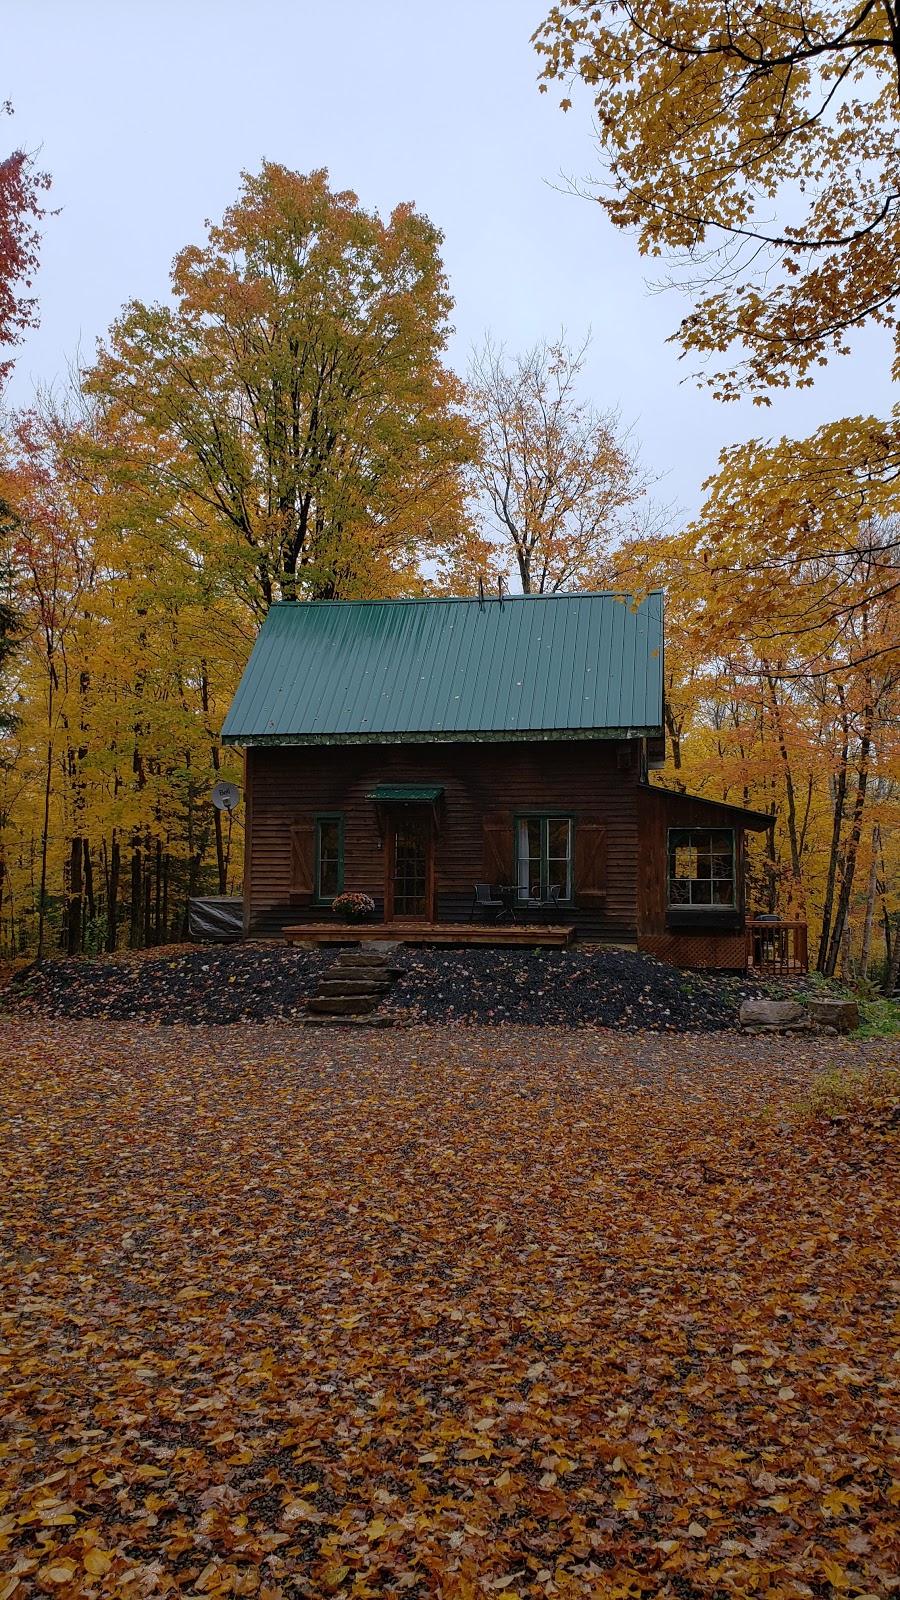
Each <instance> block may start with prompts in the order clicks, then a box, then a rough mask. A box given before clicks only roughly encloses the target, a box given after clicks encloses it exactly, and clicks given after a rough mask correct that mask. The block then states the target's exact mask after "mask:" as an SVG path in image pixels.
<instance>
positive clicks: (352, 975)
mask: <svg viewBox="0 0 900 1600" xmlns="http://www.w3.org/2000/svg"><path fill="white" fill-rule="evenodd" d="M322 978H323V980H325V981H327V982H329V983H332V982H334V983H338V982H340V983H352V982H354V981H356V982H359V983H390V981H391V979H390V975H389V973H388V971H387V969H386V968H385V967H329V968H328V970H327V972H323V973H322Z"/></svg>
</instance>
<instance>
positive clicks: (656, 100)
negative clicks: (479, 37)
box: [535, 0, 900, 400]
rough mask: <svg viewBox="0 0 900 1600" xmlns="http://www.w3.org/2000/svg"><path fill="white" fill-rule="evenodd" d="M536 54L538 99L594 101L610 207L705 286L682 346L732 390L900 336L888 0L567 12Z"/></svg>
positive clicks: (642, 1)
mask: <svg viewBox="0 0 900 1600" xmlns="http://www.w3.org/2000/svg"><path fill="white" fill-rule="evenodd" d="M535 43H536V47H537V49H538V51H539V52H540V54H541V55H542V56H543V60H544V66H543V73H542V77H543V79H544V82H543V83H542V88H546V86H547V83H548V82H550V81H553V80H562V81H564V82H566V83H570V82H571V81H572V80H577V79H580V80H581V81H582V82H583V83H584V84H585V85H586V86H587V87H588V89H589V91H590V92H591V94H592V95H593V98H594V104H595V108H596V118H597V131H598V135H599V140H600V147H601V151H602V154H603V157H604V168H605V170H604V178H603V181H602V183H601V185H600V186H599V188H598V190H597V198H598V199H599V201H600V203H601V204H602V205H603V206H604V208H605V209H606V211H607V214H608V215H609V217H610V218H611V219H612V221H613V222H614V223H615V224H616V225H617V226H619V227H623V228H633V229H635V230H636V231H637V235H638V240H639V244H640V249H641V252H642V253H643V254H644V255H647V256H652V257H666V258H667V260H668V262H669V264H670V265H671V266H672V268H673V270H674V273H675V276H676V278H677V280H678V281H680V282H681V283H682V284H683V285H684V286H685V287H687V288H688V289H690V290H691V292H692V293H693V295H694V298H695V305H694V309H693V310H692V311H691V312H690V313H689V314H688V315H687V316H686V317H685V318H684V319H683V321H682V322H681V325H680V327H679V329H678V332H677V335H676V336H675V337H676V338H677V339H678V340H679V341H680V342H681V344H682V346H683V348H684V350H685V351H686V352H688V353H690V354H694V355H698V356H701V357H711V358H712V361H713V368H712V371H711V373H710V376H709V379H708V381H709V382H710V383H712V384H714V386H715V387H716V390H717V392H718V393H719V394H720V396H723V397H725V398H731V397H734V396H735V395H736V394H737V393H739V392H740V391H741V390H742V389H743V390H747V391H749V392H751V393H752V394H753V395H754V396H755V397H756V398H757V399H759V400H765V397H766V393H767V391H768V390H770V389H771V388H772V387H773V386H786V385H788V384H790V383H792V382H796V383H798V384H808V383H810V382H812V377H813V372H814V369H815V366H816V364H820V363H823V362H824V361H825V360H826V359H827V357H828V355H829V354H830V353H833V352H841V351H845V350H846V349H847V340H848V336H849V334H850V333H851V331H852V330H853V329H854V328H858V327H860V326H862V325H863V324H865V323H868V322H876V323H880V324H883V325H884V326H886V327H889V328H890V329H891V330H892V331H893V333H894V337H895V340H896V339H897V338H898V310H900V144H898V134H900V90H898V85H900V7H898V6H897V5H896V4H894V3H893V0H832V3H830V4H829V3H812V4H807V3H806V0H787V3H783V4H782V3H776V0H763V3H755V0H745V3H742V0H686V3H682V0H677V3H673V0H567V3H563V4H560V5H556V6H554V8H553V10H552V11H551V12H550V15H549V17H548V18H547V20H546V21H545V23H544V24H543V25H542V27H541V28H539V29H538V31H537V33H536V34H535ZM569 103H570V101H569V99H568V97H567V98H566V99H565V100H564V101H563V104H564V105H566V106H568V105H569Z"/></svg>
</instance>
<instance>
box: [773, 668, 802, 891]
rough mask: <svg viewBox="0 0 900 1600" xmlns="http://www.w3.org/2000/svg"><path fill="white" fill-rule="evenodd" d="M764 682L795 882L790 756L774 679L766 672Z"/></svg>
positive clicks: (796, 846)
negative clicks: (781, 779)
mask: <svg viewBox="0 0 900 1600" xmlns="http://www.w3.org/2000/svg"><path fill="white" fill-rule="evenodd" d="M766 682H767V684H768V685H769V700H770V703H771V707H772V720H773V722H774V724H775V732H776V734H777V736H778V751H779V754H780V756H781V764H782V767H783V769H784V792H785V795H786V797H787V826H788V839H789V840H790V846H791V870H792V872H793V874H794V879H795V882H797V883H799V881H800V846H799V843H798V839H797V805H796V800H795V796H794V778H793V774H792V772H791V760H790V756H789V755H788V747H787V740H786V739H785V736H784V724H783V722H782V719H781V706H780V705H779V704H778V696H777V694H776V692H775V680H774V678H772V677H771V676H770V675H769V673H768V672H767V673H766Z"/></svg>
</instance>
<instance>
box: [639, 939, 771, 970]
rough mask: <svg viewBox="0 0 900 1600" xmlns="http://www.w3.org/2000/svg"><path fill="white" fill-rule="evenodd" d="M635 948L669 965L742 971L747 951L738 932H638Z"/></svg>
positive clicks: (743, 940)
mask: <svg viewBox="0 0 900 1600" xmlns="http://www.w3.org/2000/svg"><path fill="white" fill-rule="evenodd" d="M637 947H638V949H639V950H643V952H644V954H645V955H648V956H656V958H657V960H658V961H667V962H669V964H670V966H673V967H722V968H726V969H729V970H731V971H735V970H738V971H743V969H744V967H745V965H746V960H747V951H746V943H745V939H744V935H743V934H742V933H646V934H638V942H637Z"/></svg>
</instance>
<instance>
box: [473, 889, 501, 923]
mask: <svg viewBox="0 0 900 1600" xmlns="http://www.w3.org/2000/svg"><path fill="white" fill-rule="evenodd" d="M505 909H506V907H505V905H504V902H503V901H502V900H500V899H498V898H497V897H496V896H495V894H494V890H493V884H490V883H476V885H475V894H474V897H473V900H472V909H471V911H470V912H469V921H470V922H474V921H475V913H476V911H481V912H483V914H484V919H485V921H486V922H496V921H497V918H498V917H499V915H500V913H501V912H502V911H504V910H505Z"/></svg>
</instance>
